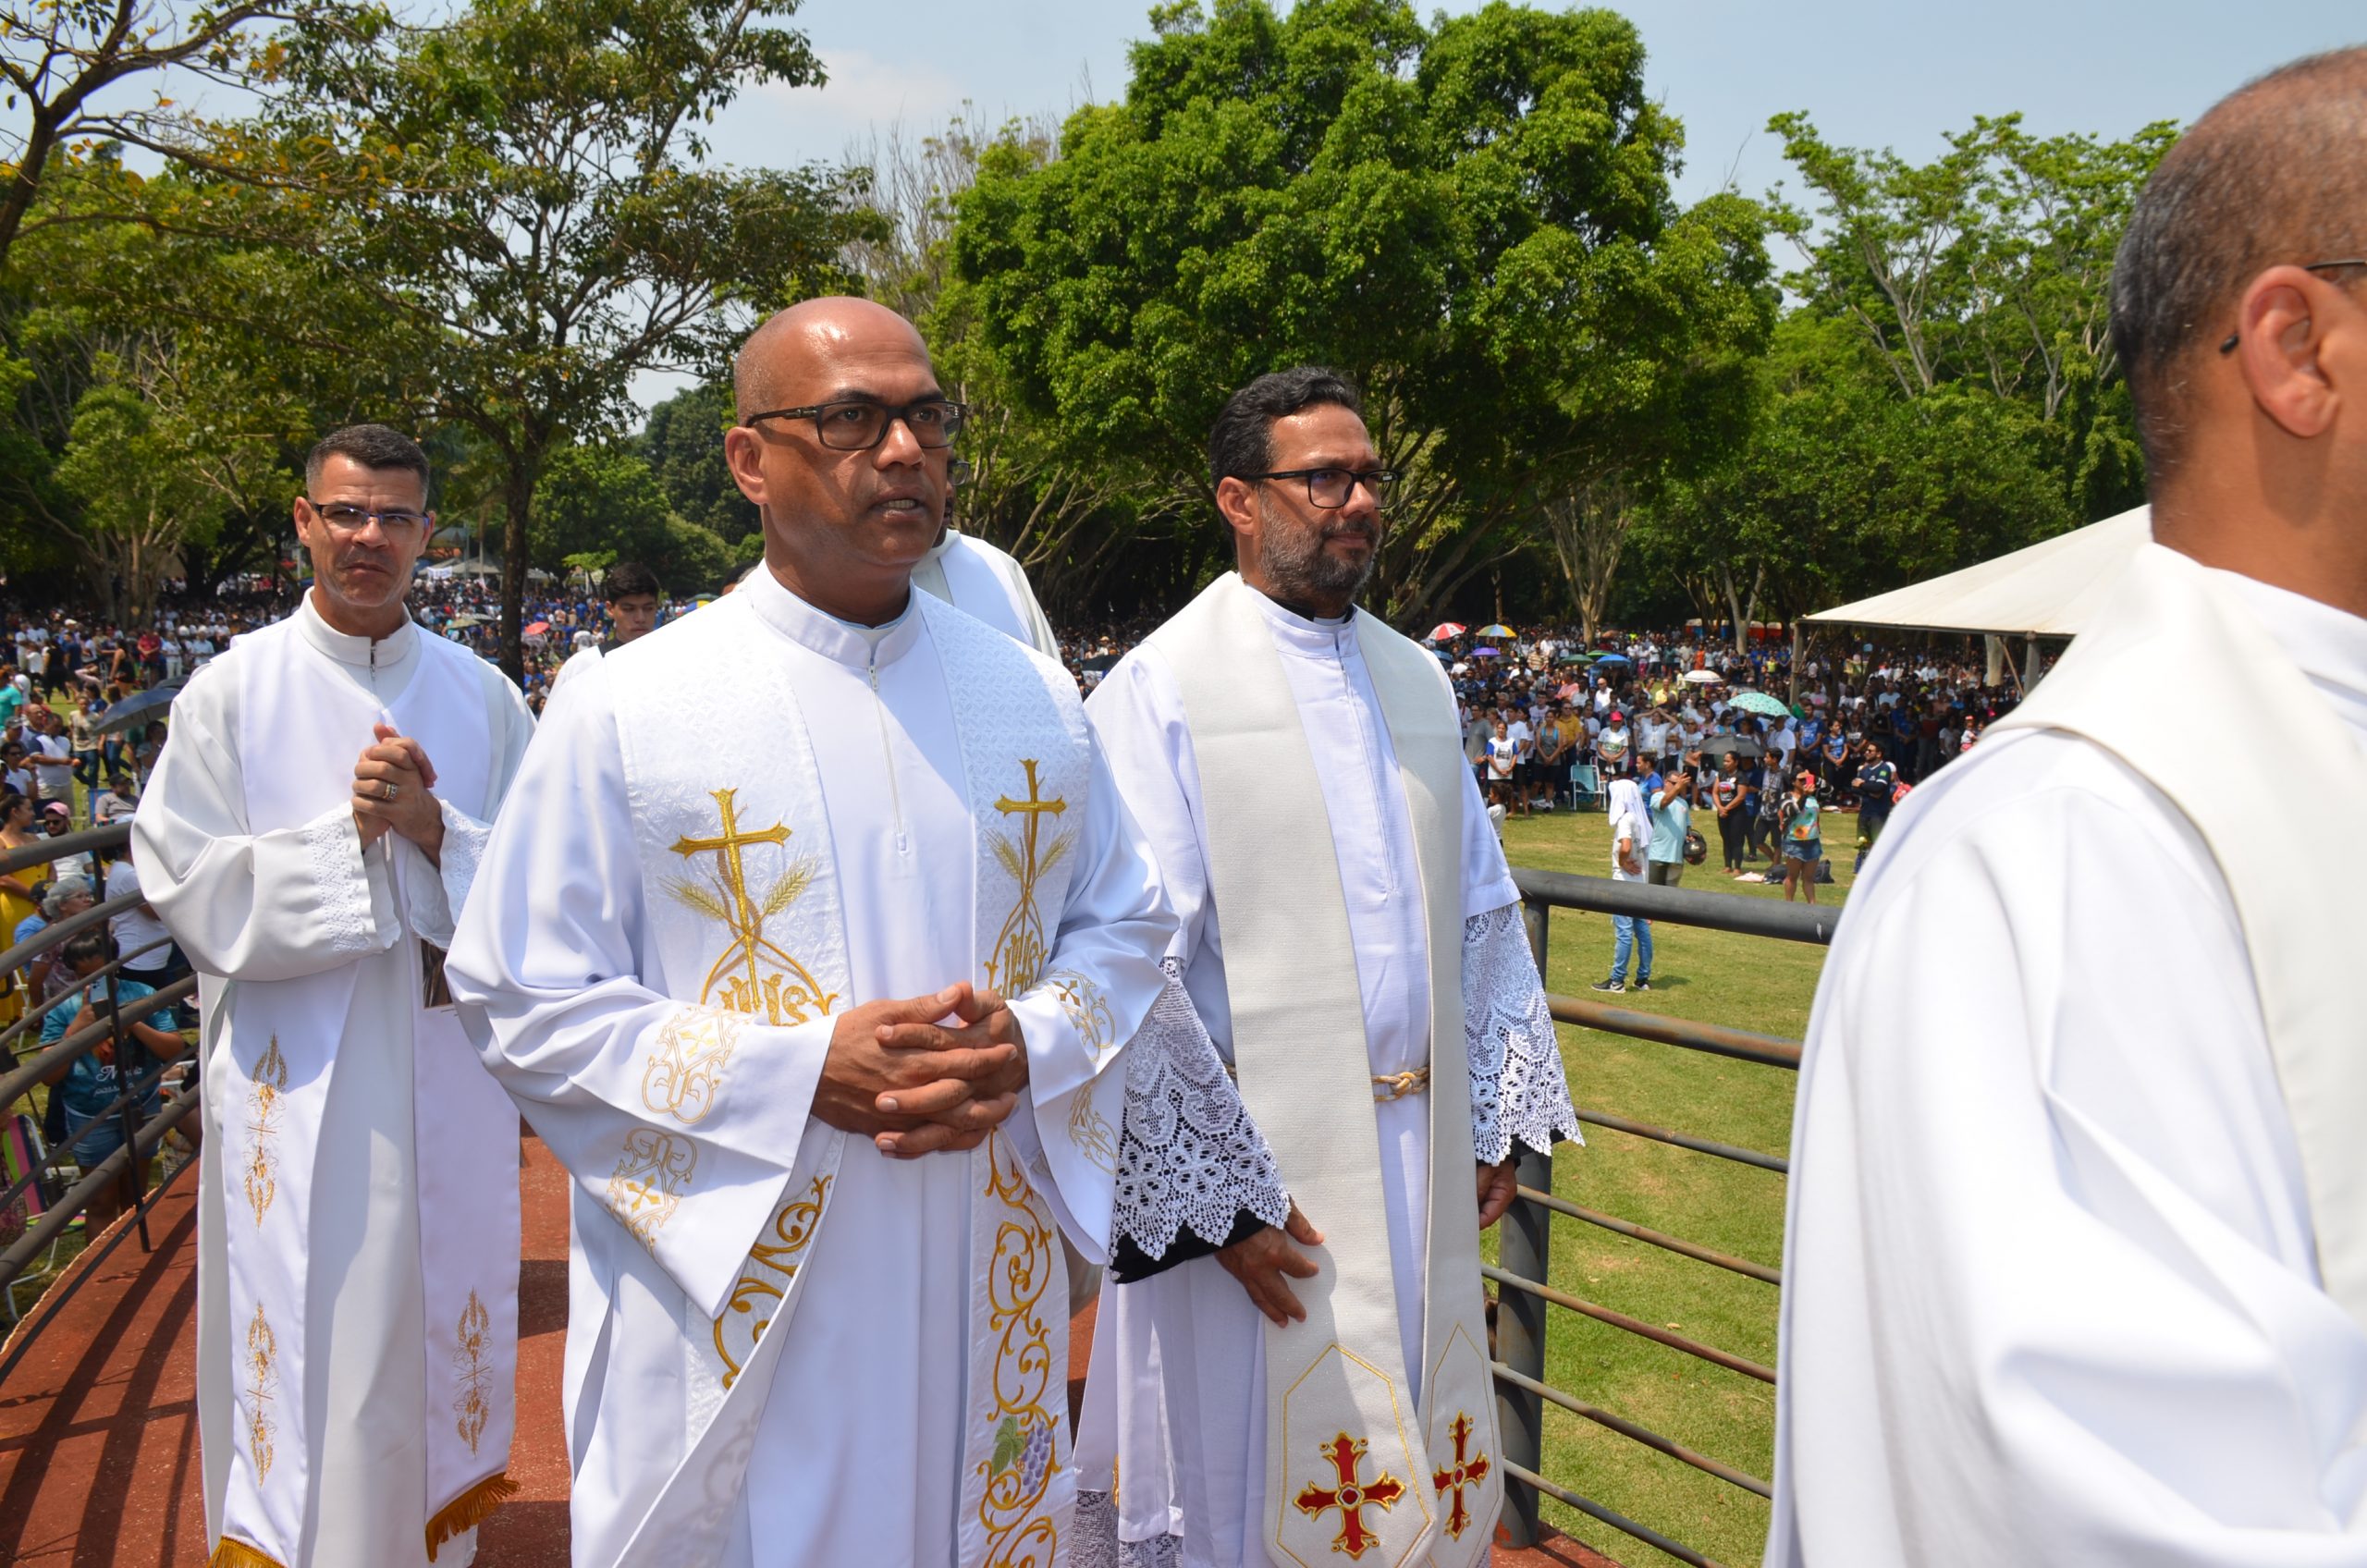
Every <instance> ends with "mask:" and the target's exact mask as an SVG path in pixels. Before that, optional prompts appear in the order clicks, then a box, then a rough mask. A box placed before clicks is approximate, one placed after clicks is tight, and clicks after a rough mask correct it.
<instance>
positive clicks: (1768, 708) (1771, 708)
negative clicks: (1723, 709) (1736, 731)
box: [1726, 692, 1792, 718]
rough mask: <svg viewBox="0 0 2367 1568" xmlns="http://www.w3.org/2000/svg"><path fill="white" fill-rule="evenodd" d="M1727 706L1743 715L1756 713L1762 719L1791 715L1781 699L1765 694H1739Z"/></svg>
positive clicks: (1728, 700)
mask: <svg viewBox="0 0 2367 1568" xmlns="http://www.w3.org/2000/svg"><path fill="white" fill-rule="evenodd" d="M1726 706H1728V707H1730V708H1734V709H1735V710H1737V711H1739V712H1742V713H1755V714H1757V715H1759V716H1760V717H1761V718H1783V717H1787V716H1789V714H1790V713H1791V711H1792V710H1791V709H1790V708H1787V707H1785V706H1784V704H1783V702H1782V700H1781V699H1780V698H1775V697H1771V696H1769V695H1768V694H1767V693H1766V692H1735V694H1734V695H1733V696H1732V697H1730V698H1728V699H1727V701H1726Z"/></svg>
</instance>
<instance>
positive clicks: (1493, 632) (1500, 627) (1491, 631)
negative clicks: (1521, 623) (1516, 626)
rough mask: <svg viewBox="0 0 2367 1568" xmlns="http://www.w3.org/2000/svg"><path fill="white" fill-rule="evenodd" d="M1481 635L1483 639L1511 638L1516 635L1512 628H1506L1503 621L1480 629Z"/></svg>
mask: <svg viewBox="0 0 2367 1568" xmlns="http://www.w3.org/2000/svg"><path fill="white" fill-rule="evenodd" d="M1479 635H1480V636H1482V637H1510V636H1513V635H1515V633H1514V631H1513V629H1512V628H1511V627H1509V626H1506V625H1505V624H1504V623H1503V622H1502V621H1497V622H1495V623H1494V624H1493V625H1490V626H1483V627H1481V628H1480V629H1479Z"/></svg>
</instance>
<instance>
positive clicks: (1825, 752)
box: [1816, 721, 1851, 806]
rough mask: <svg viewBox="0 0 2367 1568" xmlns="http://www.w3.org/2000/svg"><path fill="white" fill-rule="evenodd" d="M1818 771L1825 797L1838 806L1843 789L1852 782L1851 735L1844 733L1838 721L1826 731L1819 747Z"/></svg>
mask: <svg viewBox="0 0 2367 1568" xmlns="http://www.w3.org/2000/svg"><path fill="white" fill-rule="evenodd" d="M1816 773H1817V778H1819V779H1821V780H1822V789H1823V790H1824V794H1825V798H1826V799H1828V800H1830V801H1832V802H1834V804H1835V805H1836V806H1837V805H1838V804H1839V803H1840V800H1841V791H1842V790H1845V789H1847V788H1848V787H1849V785H1850V783H1851V776H1850V771H1849V737H1848V736H1847V735H1846V734H1845V733H1843V731H1842V727H1841V725H1840V724H1839V722H1838V721H1836V722H1835V723H1834V725H1833V727H1832V729H1828V730H1826V731H1825V736H1824V740H1823V741H1822V742H1821V744H1820V745H1819V746H1818V748H1817V765H1816Z"/></svg>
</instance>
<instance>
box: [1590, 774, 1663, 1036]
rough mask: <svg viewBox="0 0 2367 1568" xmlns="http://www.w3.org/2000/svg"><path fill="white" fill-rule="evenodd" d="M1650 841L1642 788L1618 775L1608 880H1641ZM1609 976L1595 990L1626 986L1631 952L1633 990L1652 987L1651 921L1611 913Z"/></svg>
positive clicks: (1650, 827) (1650, 824)
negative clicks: (1609, 876) (1633, 972)
mask: <svg viewBox="0 0 2367 1568" xmlns="http://www.w3.org/2000/svg"><path fill="white" fill-rule="evenodd" d="M1651 841H1652V821H1651V816H1650V813H1648V812H1646V811H1645V809H1644V795H1643V791H1642V790H1639V789H1637V787H1636V781H1635V780H1634V779H1632V778H1620V779H1615V780H1613V783H1612V786H1611V879H1612V880H1613V881H1614V882H1641V881H1642V880H1643V879H1644V867H1645V858H1644V855H1645V850H1646V848H1647V847H1648V846H1649V845H1650V843H1651ZM1611 933H1612V946H1611V977H1610V978H1609V979H1607V980H1598V981H1596V982H1595V983H1594V987H1593V988H1594V989H1596V990H1598V991H1625V989H1627V961H1628V956H1629V955H1630V953H1632V954H1633V955H1634V957H1635V961H1636V989H1637V990H1639V991H1649V990H1650V989H1651V988H1652V923H1651V922H1650V921H1649V920H1642V919H1638V918H1637V917H1636V916H1634V915H1626V914H1614V915H1613V916H1612V917H1611Z"/></svg>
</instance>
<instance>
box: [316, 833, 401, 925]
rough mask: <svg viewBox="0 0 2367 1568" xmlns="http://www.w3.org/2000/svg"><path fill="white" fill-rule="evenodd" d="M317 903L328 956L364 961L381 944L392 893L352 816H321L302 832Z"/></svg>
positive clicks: (390, 916)
mask: <svg viewBox="0 0 2367 1568" xmlns="http://www.w3.org/2000/svg"><path fill="white" fill-rule="evenodd" d="M302 832H303V839H304V852H305V856H306V858H307V860H308V861H309V862H310V863H311V865H312V872H313V891H314V895H315V896H316V897H317V898H318V899H319V900H320V904H319V910H320V915H319V918H320V924H321V935H322V936H323V937H325V939H326V945H327V947H328V949H329V950H330V951H331V952H334V953H337V954H339V955H342V956H350V957H353V958H365V957H367V956H369V955H370V954H372V953H374V952H377V951H379V950H380V949H383V948H385V947H386V940H391V938H387V939H386V940H382V939H381V938H380V936H379V933H380V932H382V931H387V930H391V929H392V928H393V925H394V921H393V915H394V900H393V893H392V889H391V888H388V887H387V886H386V876H385V875H384V874H383V873H381V872H379V871H377V870H376V869H375V868H374V867H373V866H372V865H371V864H369V857H367V856H366V855H364V854H363V853H362V833H361V830H360V829H359V828H358V827H355V826H354V821H353V813H352V812H350V811H347V810H342V809H340V810H336V811H330V812H325V813H324V814H323V815H320V816H318V817H316V818H314V819H313V821H311V822H309V823H306V824H305V825H304V827H303V829H302Z"/></svg>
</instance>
